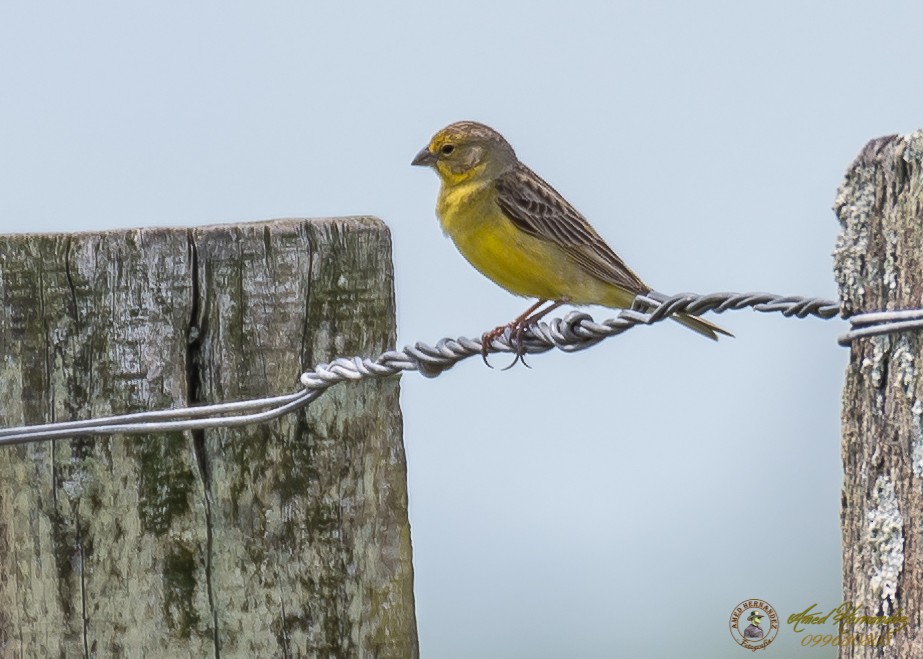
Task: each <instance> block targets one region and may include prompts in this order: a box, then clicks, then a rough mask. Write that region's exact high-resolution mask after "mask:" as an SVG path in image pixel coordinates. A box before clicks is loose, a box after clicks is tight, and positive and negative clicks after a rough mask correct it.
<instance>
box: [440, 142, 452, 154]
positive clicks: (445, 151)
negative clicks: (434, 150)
mask: <svg viewBox="0 0 923 659" xmlns="http://www.w3.org/2000/svg"><path fill="white" fill-rule="evenodd" d="M454 150H455V145H454V144H443V145H442V148H441V149H439V152H440V153H441V154H442V155H444V156H448V155H451V154H452V152H453V151H454Z"/></svg>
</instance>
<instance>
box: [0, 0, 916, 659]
mask: <svg viewBox="0 0 923 659" xmlns="http://www.w3.org/2000/svg"><path fill="white" fill-rule="evenodd" d="M875 6H876V8H873V3H856V2H843V1H840V2H813V3H804V2H779V1H776V2H771V3H768V2H746V3H732V2H695V3H689V2H644V3H642V2H632V3H625V2H611V1H610V2H587V3H581V4H576V5H575V4H568V5H565V3H562V2H556V3H550V2H528V3H527V2H517V3H505V4H504V3H493V2H480V1H472V2H466V3H452V4H451V5H449V4H447V3H445V4H440V5H437V4H436V3H425V2H413V3H409V2H408V3H402V4H401V5H399V6H398V5H396V4H394V3H388V4H384V3H376V4H372V3H366V4H363V3H329V4H317V3H309V2H301V3H293V2H271V3H240V2H230V3H228V2H222V3H217V2H210V3H178V2H167V1H165V2H158V3H123V2H118V3H116V2H94V3H79V4H70V3H43V4H42V5H37V4H34V3H10V2H8V3H3V4H2V5H0V230H2V231H4V232H9V231H73V230H95V229H104V228H107V227H128V226H141V225H193V224H206V223H216V222H229V221H248V220H261V219H269V218H276V217H285V216H326V215H348V214H374V215H378V216H379V217H381V218H383V219H384V220H385V221H387V222H388V224H389V225H390V226H391V228H392V230H393V237H394V259H395V268H396V287H397V299H398V314H399V316H398V321H399V328H400V340H401V342H402V343H410V342H414V341H417V340H425V341H429V342H434V341H436V340H437V339H439V338H442V337H443V336H458V335H471V336H475V335H479V334H480V333H481V332H482V331H483V330H485V329H488V328H491V327H493V326H494V325H497V324H499V323H501V322H505V321H507V320H509V319H511V318H512V317H513V316H514V315H516V314H518V313H519V312H520V311H521V310H522V309H523V308H524V307H525V305H526V302H525V301H523V300H518V299H514V298H513V297H511V296H510V295H508V294H507V293H505V292H504V291H502V290H500V289H498V288H496V287H494V285H493V284H491V283H490V282H488V281H487V280H486V279H483V278H482V277H481V276H480V275H478V274H477V273H476V272H474V271H473V270H471V269H470V268H469V266H467V264H466V263H465V262H464V261H463V259H462V258H461V257H460V256H459V255H458V254H457V253H456V252H455V250H454V248H453V247H452V245H451V243H450V242H448V241H447V240H446V239H445V238H443V236H442V235H441V233H440V231H439V228H438V225H437V223H436V220H435V217H434V214H433V206H434V201H435V195H436V188H437V182H436V179H435V177H434V175H433V174H432V173H430V172H427V171H423V170H419V169H416V168H411V167H410V166H409V163H410V160H411V158H412V157H413V155H414V154H415V153H416V152H417V151H418V150H419V149H420V148H421V147H422V146H423V145H424V144H425V143H426V141H427V140H428V139H429V137H430V136H431V134H432V133H433V132H435V131H436V130H437V129H439V128H441V127H442V126H443V125H445V124H447V123H450V122H452V121H456V120H459V119H476V120H480V121H483V122H486V123H488V124H490V125H492V126H494V127H495V128H497V129H498V130H500V131H501V132H503V133H504V135H506V137H507V138H508V139H509V140H510V142H511V143H512V144H513V145H514V147H515V148H516V149H517V151H518V153H519V155H520V157H521V158H522V159H523V160H524V161H525V162H526V163H528V164H529V165H530V166H531V167H533V168H534V169H535V170H537V171H538V172H539V173H540V174H541V175H542V176H543V177H545V178H546V179H547V180H548V181H549V182H551V183H552V185H554V186H555V187H557V188H558V189H559V190H560V191H561V192H562V193H564V194H565V195H566V196H567V197H568V198H569V199H570V200H571V201H572V203H574V204H575V205H576V206H577V208H579V209H580V210H581V211H582V212H583V213H584V214H585V215H587V217H589V218H590V220H591V221H592V222H593V223H594V224H595V226H596V227H597V228H598V230H599V231H600V233H602V235H603V236H604V237H606V238H607V239H608V240H609V242H610V243H611V244H612V245H613V247H614V248H615V249H616V250H617V251H618V252H619V253H620V254H621V255H622V256H623V257H624V258H625V259H626V260H627V261H628V262H629V263H630V264H631V265H632V266H633V267H634V268H635V269H636V270H637V271H638V273H639V274H640V275H641V276H642V277H643V278H644V279H646V280H647V281H649V282H650V283H652V284H653V285H655V286H656V287H658V288H659V289H661V290H664V291H666V292H676V291H686V290H691V291H699V292H711V291H718V290H737V291H748V290H768V291H773V292H778V293H785V294H802V295H820V296H827V297H835V295H836V289H835V286H834V283H833V279H832V260H831V257H830V253H831V250H832V249H833V245H834V241H835V237H836V233H837V223H836V220H835V218H834V216H833V214H832V212H831V210H830V207H831V204H832V202H833V199H834V197H835V194H836V188H837V186H838V185H839V183H840V181H841V178H842V175H843V173H844V172H845V170H846V168H847V167H848V165H849V164H850V162H851V161H852V159H853V158H854V157H855V155H856V154H857V153H858V152H859V150H860V149H861V147H862V146H863V144H864V143H865V142H866V141H867V140H868V139H871V138H873V137H877V136H879V135H883V134H887V133H893V132H910V131H912V130H914V129H917V128H921V127H923V84H921V79H920V78H921V70H923V68H921V64H923V49H921V47H920V39H919V33H920V30H919V26H920V25H923V5H919V4H916V3H909V2H906V3H899V2H892V3H887V9H884V8H881V7H884V6H885V4H884V3H875ZM39 7H41V8H39ZM592 311H593V313H595V314H596V315H598V316H599V317H607V316H609V315H610V314H611V313H612V312H609V311H608V310H599V309H594V310H592ZM720 321H721V324H722V325H723V326H725V327H727V328H728V329H729V330H731V331H732V332H734V333H735V334H736V335H737V338H736V339H733V340H729V341H721V342H720V343H718V344H713V343H710V342H708V341H705V340H703V339H701V338H700V337H698V336H697V335H695V334H692V333H690V332H687V331H684V330H682V328H680V327H678V326H673V324H672V323H669V324H666V323H665V324H662V325H658V326H655V327H651V328H639V329H636V330H633V331H632V332H630V333H629V334H627V335H624V336H622V337H620V338H617V339H615V340H611V341H608V342H606V343H604V344H603V345H600V346H598V347H596V348H594V349H593V350H590V351H587V352H585V353H582V354H577V355H562V354H548V355H544V356H539V357H534V358H533V359H532V360H531V363H532V365H533V366H534V368H533V369H532V370H527V369H523V368H519V369H515V370H513V371H509V372H499V371H489V370H487V369H485V368H484V367H483V366H482V365H481V364H480V363H479V362H478V361H477V360H471V361H470V362H467V363H465V364H462V365H460V366H458V367H456V368H455V369H453V370H452V371H451V372H449V373H448V374H446V375H445V376H444V377H441V378H439V379H437V380H425V379H423V378H421V377H420V376H418V375H415V374H411V375H408V376H406V377H405V378H404V379H403V385H402V386H403V399H402V400H403V408H404V414H405V422H406V446H407V452H408V462H409V486H410V505H411V509H410V512H411V521H412V524H413V542H414V551H415V568H416V597H417V613H418V621H419V628H420V642H421V650H422V654H423V656H424V657H428V658H431V657H436V658H450V659H455V658H457V659H461V658H468V657H484V658H494V657H496V658H500V657H528V658H530V659H539V658H553V657H594V658H595V657H599V658H602V657H616V656H634V657H661V656H684V657H725V656H726V657H742V656H744V654H745V651H744V650H741V649H740V648H738V647H736V646H735V645H734V644H733V642H732V641H731V638H730V634H729V632H728V616H729V615H730V613H731V610H732V609H733V607H734V606H735V605H736V604H737V603H738V602H739V601H741V600H743V599H746V598H751V597H759V598H762V599H766V600H768V601H769V602H770V603H771V604H773V605H774V606H775V607H776V609H777V610H778V611H779V612H780V613H782V614H783V616H787V615H788V614H790V613H792V612H795V611H800V610H802V609H804V608H806V607H807V606H808V605H810V604H811V603H814V602H818V603H819V608H821V609H826V608H830V607H832V606H835V605H836V604H838V603H839V601H840V599H839V598H840V590H839V583H840V549H839V540H840V536H839V518H838V516H839V497H840V483H841V473H840V458H839V408H840V388H841V384H842V374H843V369H844V366H845V364H846V360H847V357H848V353H847V352H846V351H845V350H844V349H842V348H839V347H837V345H836V336H837V335H838V333H841V332H843V331H844V324H843V323H841V322H838V321H826V322H825V321H819V320H790V319H784V318H782V317H780V316H765V315H757V314H754V313H752V312H736V313H732V314H726V315H725V316H723V317H722V318H721V319H720ZM294 384H295V383H293V385H294ZM798 640H799V639H798V638H797V637H796V636H795V635H794V634H792V633H791V630H790V628H788V627H787V626H784V628H783V630H782V633H781V634H780V636H779V639H778V640H777V641H776V643H775V644H774V645H773V646H771V647H770V648H769V649H768V650H766V651H765V653H764V654H762V655H761V656H765V657H782V656H800V655H801V654H804V655H808V656H818V657H821V656H827V657H830V656H833V653H832V652H827V653H824V652H822V651H819V650H816V649H814V650H810V649H808V650H803V649H801V648H800V647H798V645H797V643H798Z"/></svg>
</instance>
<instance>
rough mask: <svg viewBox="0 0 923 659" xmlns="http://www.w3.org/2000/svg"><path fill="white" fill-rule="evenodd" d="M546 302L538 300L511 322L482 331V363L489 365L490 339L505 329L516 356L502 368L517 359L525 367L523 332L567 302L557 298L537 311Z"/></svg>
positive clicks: (513, 364) (510, 366) (514, 363)
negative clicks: (508, 333) (508, 332)
mask: <svg viewBox="0 0 923 659" xmlns="http://www.w3.org/2000/svg"><path fill="white" fill-rule="evenodd" d="M547 302H548V300H539V301H538V302H536V303H535V304H533V305H532V306H531V307H529V308H528V309H526V310H525V311H523V312H522V313H521V314H519V315H518V316H516V318H514V319H513V321H512V322H510V323H507V324H506V325H500V326H499V327H495V328H494V329H492V330H491V331H489V332H485V333H484V335H483V336H482V337H481V357H482V358H483V359H484V363H485V364H487V366H490V362H488V361H487V350H488V348H489V347H490V343H491V341H493V340H494V339H496V338H497V337H498V336H501V335H502V334H503V333H504V332H506V330H510V346H512V347H513V351H514V352H515V354H516V357H515V358H514V359H513V363H512V364H510V365H509V366H507V367H506V368H504V369H503V370H504V371H505V370H507V369H510V368H512V367H513V366H515V365H516V362H518V361H521V362H522V363H523V364H525V365H526V366H527V367H528V366H529V365H528V364H526V360H525V359H524V358H523V355H524V354H525V352H524V350H523V346H522V335H523V333H524V332H525V331H526V330H527V329H528V328H529V327H531V326H532V325H533V324H534V323H536V322H538V320H539V319H541V318H543V317H544V316H545V315H546V314H548V313H549V312H551V311H553V310H554V309H557V308H558V307H560V306H561V305H562V304H566V303H567V301H566V300H558V301H556V302H554V303H552V304H551V305H550V306H549V307H547V308H545V309H541V310H540V311H538V309H539V308H540V307H541V306H542V305H543V304H546V303H547ZM491 368H492V367H491Z"/></svg>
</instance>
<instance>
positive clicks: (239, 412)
mask: <svg viewBox="0 0 923 659" xmlns="http://www.w3.org/2000/svg"><path fill="white" fill-rule="evenodd" d="M746 308H752V309H753V310H755V311H758V312H762V313H781V314H782V315H783V316H786V317H793V318H806V317H808V316H814V317H817V318H823V319H828V318H834V317H839V316H841V312H840V305H839V303H838V302H834V301H832V300H825V299H821V298H808V297H793V296H781V295H773V294H771V293H711V294H708V295H696V294H693V293H683V294H680V295H673V296H666V295H662V294H660V293H656V292H651V293H648V294H647V295H639V296H637V297H636V298H635V301H634V304H633V305H632V308H631V309H625V310H623V311H622V312H620V313H619V315H618V316H616V317H615V318H610V319H608V320H603V321H601V322H596V321H595V320H594V319H593V317H592V316H590V315H589V314H587V313H584V312H582V311H572V312H570V313H568V314H567V315H565V316H564V317H563V318H554V319H552V320H550V321H548V322H541V323H538V324H536V325H533V326H532V327H530V328H529V329H527V330H526V331H525V332H524V334H523V335H522V336H521V337H520V338H519V339H518V340H517V339H516V338H514V337H511V335H510V333H509V332H507V333H505V334H503V335H501V336H499V337H497V338H495V339H493V340H492V341H491V342H490V344H489V345H488V346H486V350H487V352H488V353H516V354H526V355H531V354H539V353H543V352H547V351H548V350H551V349H553V348H557V349H559V350H562V351H564V352H577V351H579V350H585V349H587V348H590V347H592V346H594V345H596V344H597V343H599V342H600V341H603V340H604V339H608V338H610V337H613V336H617V335H619V334H622V333H623V332H627V331H628V330H630V329H632V328H633V327H637V326H638V325H652V324H654V323H657V322H660V321H662V320H665V319H667V318H669V317H670V316H672V315H674V314H677V313H687V314H695V315H699V314H702V313H705V312H707V311H713V312H715V313H724V312H726V311H732V310H739V309H746ZM849 320H850V322H851V324H852V329H851V330H850V331H849V332H848V333H846V334H845V335H843V336H841V337H840V339H839V343H840V345H849V343H850V342H851V341H853V340H854V339H857V338H866V337H871V336H878V335H882V334H889V333H894V332H903V331H908V330H918V329H923V309H912V310H906V311H884V312H874V313H866V314H860V315H855V316H852V317H851V318H849ZM481 354H482V345H481V340H480V339H471V338H457V339H449V338H446V339H442V340H441V341H439V342H438V343H436V344H435V345H428V344H425V343H416V344H414V345H412V346H405V347H404V348H403V349H402V350H389V351H388V352H385V353H382V354H381V355H378V356H377V357H374V358H370V357H340V358H338V359H335V360H333V361H332V362H329V363H326V364H319V365H317V366H315V367H314V370H311V371H306V372H305V373H302V374H301V378H300V380H301V385H302V389H300V390H298V391H296V392H293V393H290V394H283V395H280V396H271V397H268V398H259V399H254V400H246V401H238V402H234V403H219V404H213V405H201V406H196V407H187V408H177V409H169V410H158V411H152V412H138V413H134V414H122V415H117V416H108V417H102V418H97V419H86V420H81V421H65V422H60V423H50V424H43V425H34V426H22V427H18V428H6V429H0V446H4V445H12V444H23V443H27V442H40V441H47V440H52V439H63V438H75V437H90V436H98V435H111V434H148V433H158V432H168V431H182V430H202V429H208V428H227V427H233V426H243V425H249V424H254V423H261V422H264V421H269V420H271V419H275V418H278V417H280V416H282V415H284V414H288V413H290V412H294V411H295V410H298V409H301V408H302V407H304V406H305V405H307V404H308V403H310V402H311V401H313V400H315V399H316V398H318V397H319V396H320V395H321V394H322V393H323V392H324V391H326V390H327V389H329V388H330V387H332V386H334V385H336V384H339V383H340V382H346V381H350V380H362V379H367V378H385V377H391V376H394V375H397V374H398V373H401V372H403V371H419V372H420V373H421V374H423V375H425V376H427V377H436V376H438V375H440V374H441V373H444V372H445V371H447V370H448V369H450V368H452V367H453V366H454V365H455V364H457V363H458V362H460V361H462V360H465V359H468V358H469V357H472V356H475V355H481Z"/></svg>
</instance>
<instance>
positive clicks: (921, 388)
mask: <svg viewBox="0 0 923 659" xmlns="http://www.w3.org/2000/svg"><path fill="white" fill-rule="evenodd" d="M836 212H837V214H838V215H839V218H840V222H841V223H842V225H843V231H842V233H841V235H840V238H839V241H838V244H837V249H836V253H835V256H836V275H837V281H838V283H839V287H840V297H841V299H842V301H843V305H844V307H845V309H846V310H847V311H848V312H850V313H860V312H864V311H880V310H894V309H913V308H919V307H923V131H918V132H917V133H914V134H913V135H910V136H891V137H886V138H882V139H878V140H874V141H872V142H870V143H869V144H868V145H867V146H866V147H865V149H864V150H863V151H862V153H861V154H860V155H859V157H858V158H857V159H856V161H855V162H854V163H853V165H852V167H851V168H850V170H849V172H848V173H847V175H846V181H845V182H844V184H843V186H842V187H841V189H840V194H839V197H838V198H837V202H836ZM921 369H923V333H920V332H905V333H900V334H892V335H886V336H880V337H874V338H864V339H858V340H856V341H854V342H853V344H852V348H851V355H850V362H849V367H848V369H847V372H846V385H845V388H844V390H843V468H844V483H843V503H842V525H843V591H844V599H845V601H846V602H848V603H852V604H855V605H857V606H858V607H859V609H860V610H861V612H862V613H863V614H864V615H869V616H875V615H879V616H890V615H895V614H896V613H897V612H900V614H901V615H904V616H906V618H907V623H908V624H907V627H906V628H904V629H898V630H897V631H896V633H895V634H894V639H893V642H892V643H891V645H890V647H888V648H885V649H882V648H881V647H874V646H871V647H870V646H848V647H843V648H841V650H840V657H844V658H846V657H849V658H853V657H857V658H860V657H861V658H866V657H895V658H897V657H900V658H901V659H918V658H923V377H921ZM888 630H891V631H894V630H895V626H894V625H890V626H887V627H886V626H882V625H857V626H855V627H849V626H847V627H845V628H844V633H860V634H866V633H872V634H881V633H886V632H887V631H888Z"/></svg>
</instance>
